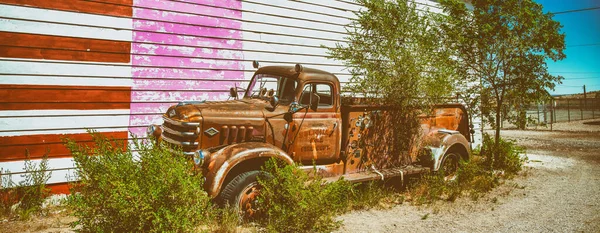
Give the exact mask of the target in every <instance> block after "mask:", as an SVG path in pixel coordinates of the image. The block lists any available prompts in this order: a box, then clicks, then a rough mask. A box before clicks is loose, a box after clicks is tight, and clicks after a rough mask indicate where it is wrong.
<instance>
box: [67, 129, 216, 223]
mask: <svg viewBox="0 0 600 233" xmlns="http://www.w3.org/2000/svg"><path fill="white" fill-rule="evenodd" d="M92 137H93V139H94V142H95V145H94V146H92V147H88V146H85V145H78V144H76V143H75V142H74V141H72V140H67V146H68V148H69V149H70V150H71V153H72V154H73V158H74V160H75V163H76V165H77V168H76V169H77V170H76V172H77V176H78V179H79V182H78V183H77V184H76V185H75V186H74V187H73V189H72V193H73V194H72V195H71V196H70V199H69V201H68V205H69V206H70V207H71V208H72V209H73V212H72V213H73V215H74V216H75V217H77V218H78V219H79V220H78V221H76V222H75V223H74V225H80V226H81V229H82V231H84V232H191V231H195V230H196V228H197V227H198V225H199V224H200V223H201V222H203V220H210V219H212V218H213V216H212V213H213V212H214V211H212V208H213V207H212V204H211V201H210V198H209V197H208V195H207V193H206V192H205V191H204V190H203V188H202V183H203V179H202V177H201V174H199V173H198V172H196V171H195V170H194V169H193V165H192V163H191V161H190V160H189V158H186V157H184V156H183V154H182V153H181V152H171V151H169V150H168V149H167V146H166V145H155V144H154V143H153V142H152V141H151V140H150V141H148V140H146V141H140V140H137V139H135V138H134V140H133V145H132V146H128V145H126V144H125V143H124V142H123V141H114V140H109V139H107V138H106V137H104V136H102V135H100V134H95V133H92ZM134 151H135V152H134Z"/></svg>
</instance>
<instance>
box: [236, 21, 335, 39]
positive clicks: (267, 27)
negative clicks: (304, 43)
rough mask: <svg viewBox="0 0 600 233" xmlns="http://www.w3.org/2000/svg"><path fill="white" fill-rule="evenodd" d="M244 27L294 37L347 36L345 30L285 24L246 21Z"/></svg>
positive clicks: (325, 37)
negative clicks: (317, 29)
mask: <svg viewBox="0 0 600 233" xmlns="http://www.w3.org/2000/svg"><path fill="white" fill-rule="evenodd" d="M242 27H243V29H244V30H250V31H255V32H259V33H260V34H267V33H273V34H284V35H289V36H294V37H311V38H320V39H323V40H344V37H345V36H346V34H345V32H344V33H343V34H342V33H333V32H325V31H316V30H310V29H303V28H293V27H284V26H276V25H271V24H268V23H250V22H244V23H242Z"/></svg>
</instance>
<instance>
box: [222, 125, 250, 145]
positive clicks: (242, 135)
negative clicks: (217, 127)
mask: <svg viewBox="0 0 600 233" xmlns="http://www.w3.org/2000/svg"><path fill="white" fill-rule="evenodd" d="M253 130H254V127H252V126H235V125H224V126H222V127H221V137H220V142H221V145H227V144H232V143H238V142H245V141H249V140H250V139H251V136H252V131H253Z"/></svg>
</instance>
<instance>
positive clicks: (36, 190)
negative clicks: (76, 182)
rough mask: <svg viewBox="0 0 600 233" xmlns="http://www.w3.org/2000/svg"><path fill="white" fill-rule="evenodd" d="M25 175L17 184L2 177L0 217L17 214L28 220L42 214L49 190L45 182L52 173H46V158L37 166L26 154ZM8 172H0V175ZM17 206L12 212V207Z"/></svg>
mask: <svg viewBox="0 0 600 233" xmlns="http://www.w3.org/2000/svg"><path fill="white" fill-rule="evenodd" d="M24 170H25V173H24V174H22V175H21V177H22V178H23V180H22V181H20V182H19V183H18V184H16V183H14V182H13V181H12V176H7V177H6V176H3V177H2V180H1V187H2V190H1V191H0V209H1V212H2V215H4V216H6V217H9V218H11V217H12V216H13V214H15V213H16V214H17V215H18V217H19V219H21V220H28V219H30V218H31V216H32V215H33V214H36V213H42V212H43V209H42V204H43V203H44V200H45V199H46V197H48V195H49V194H50V189H49V188H47V187H46V182H48V180H49V179H50V175H51V173H52V172H48V157H47V156H46V155H44V157H43V158H42V160H40V162H39V164H37V165H36V163H34V162H32V161H31V160H30V159H29V151H27V152H26V159H25V167H24ZM3 172H9V171H0V173H3ZM15 204H18V205H17V206H16V207H17V208H16V209H15V212H13V208H12V207H13V206H14V205H15Z"/></svg>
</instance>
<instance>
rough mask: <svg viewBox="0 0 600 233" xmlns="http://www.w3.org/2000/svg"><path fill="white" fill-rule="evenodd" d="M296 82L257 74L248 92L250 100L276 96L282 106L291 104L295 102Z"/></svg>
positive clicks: (247, 95) (275, 76)
mask: <svg viewBox="0 0 600 233" xmlns="http://www.w3.org/2000/svg"><path fill="white" fill-rule="evenodd" d="M296 86H297V84H296V80H294V79H291V78H286V77H281V76H277V75H270V74H257V75H255V76H254V78H252V82H250V85H249V86H248V90H247V91H246V97H248V98H268V97H269V96H276V97H277V98H279V102H280V103H281V104H289V103H291V102H292V101H293V100H294V93H295V92H296Z"/></svg>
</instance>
